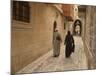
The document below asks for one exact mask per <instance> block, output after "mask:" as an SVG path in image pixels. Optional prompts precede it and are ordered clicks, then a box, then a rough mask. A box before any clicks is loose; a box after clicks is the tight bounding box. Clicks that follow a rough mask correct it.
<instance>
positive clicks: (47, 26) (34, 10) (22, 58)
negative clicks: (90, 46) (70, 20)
mask: <svg viewBox="0 0 100 75" xmlns="http://www.w3.org/2000/svg"><path fill="white" fill-rule="evenodd" d="M28 4H29V8H30V9H29V11H30V13H29V18H30V19H29V21H28V22H23V21H18V20H15V19H13V18H12V22H11V24H12V25H11V28H12V29H11V43H12V44H11V58H12V59H11V63H12V64H11V70H12V73H15V72H17V71H19V70H20V69H22V68H23V67H25V66H26V65H28V64H29V63H31V62H32V61H34V60H36V59H37V58H39V57H40V56H42V55H43V54H45V53H46V52H48V51H50V50H51V49H52V39H53V32H54V22H56V23H57V28H58V29H59V32H60V33H61V37H62V39H63V40H64V37H65V33H66V31H67V30H68V27H67V25H66V27H64V16H63V15H62V12H61V10H60V8H59V6H58V7H57V5H56V6H55V5H53V4H45V3H34V2H29V3H28ZM12 7H13V5H12ZM58 8H59V9H58ZM13 13H14V12H12V14H13ZM12 17H13V16H12Z"/></svg>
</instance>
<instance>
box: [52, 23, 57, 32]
mask: <svg viewBox="0 0 100 75" xmlns="http://www.w3.org/2000/svg"><path fill="white" fill-rule="evenodd" d="M56 28H57V22H56V21H54V24H53V32H54V31H55V29H56Z"/></svg>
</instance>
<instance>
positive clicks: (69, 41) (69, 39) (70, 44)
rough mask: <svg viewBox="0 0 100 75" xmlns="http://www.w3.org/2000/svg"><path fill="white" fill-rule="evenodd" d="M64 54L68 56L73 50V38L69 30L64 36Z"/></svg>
mask: <svg viewBox="0 0 100 75" xmlns="http://www.w3.org/2000/svg"><path fill="white" fill-rule="evenodd" d="M64 44H65V46H66V47H65V56H66V57H70V55H71V53H72V52H74V48H75V45H74V38H73V36H72V35H71V33H70V31H68V33H67V35H66V37H65V43H64Z"/></svg>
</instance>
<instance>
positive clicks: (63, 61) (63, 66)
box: [17, 36, 88, 73]
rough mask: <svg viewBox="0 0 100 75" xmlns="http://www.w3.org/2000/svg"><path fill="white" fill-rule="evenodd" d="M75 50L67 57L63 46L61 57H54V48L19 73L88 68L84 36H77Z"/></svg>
mask: <svg viewBox="0 0 100 75" xmlns="http://www.w3.org/2000/svg"><path fill="white" fill-rule="evenodd" d="M74 40H75V52H74V53H72V55H71V57H70V58H65V52H64V51H65V46H64V45H63V46H62V47H61V52H60V56H59V57H53V53H52V52H53V50H51V51H50V52H48V53H46V54H44V55H43V56H42V57H40V58H38V59H37V60H36V61H34V62H32V63H30V64H29V65H27V66H26V67H25V68H23V69H22V70H20V71H18V72H17V73H36V72H51V71H53V72H54V71H69V70H84V69H88V67H87V61H86V56H85V52H84V46H83V42H82V38H81V37H78V36H75V37H74Z"/></svg>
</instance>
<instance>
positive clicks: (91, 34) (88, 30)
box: [84, 6, 96, 69]
mask: <svg viewBox="0 0 100 75" xmlns="http://www.w3.org/2000/svg"><path fill="white" fill-rule="evenodd" d="M84 34H85V35H84V47H85V52H86V55H87V60H88V68H89V69H95V68H96V7H95V6H87V8H86V25H85V32H84Z"/></svg>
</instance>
